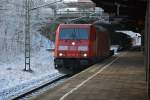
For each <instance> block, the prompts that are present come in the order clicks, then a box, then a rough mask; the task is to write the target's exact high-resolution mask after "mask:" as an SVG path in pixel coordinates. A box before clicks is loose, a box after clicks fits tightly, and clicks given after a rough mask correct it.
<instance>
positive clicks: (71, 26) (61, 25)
mask: <svg viewBox="0 0 150 100" xmlns="http://www.w3.org/2000/svg"><path fill="white" fill-rule="evenodd" d="M91 25H92V24H60V25H59V27H61V28H74V27H77V28H89V27H91Z"/></svg>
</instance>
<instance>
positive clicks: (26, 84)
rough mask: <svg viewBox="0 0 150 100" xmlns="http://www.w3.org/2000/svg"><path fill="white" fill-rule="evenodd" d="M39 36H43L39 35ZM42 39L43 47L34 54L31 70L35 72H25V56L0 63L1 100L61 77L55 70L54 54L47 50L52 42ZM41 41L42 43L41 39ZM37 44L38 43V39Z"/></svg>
mask: <svg viewBox="0 0 150 100" xmlns="http://www.w3.org/2000/svg"><path fill="white" fill-rule="evenodd" d="M39 36H41V35H40V34H39ZM41 38H42V42H41V47H39V50H38V51H36V52H35V51H34V52H32V58H31V69H32V70H33V72H31V73H30V72H25V71H23V69H24V55H19V56H18V57H15V58H14V60H13V62H7V63H6V62H5V63H2V62H1V63H0V99H8V97H10V95H13V94H15V93H17V92H18V91H23V90H24V89H26V88H30V87H33V86H36V85H37V84H39V83H40V82H42V81H45V80H47V79H50V78H51V79H53V78H56V77H58V76H59V75H61V74H59V73H58V71H57V70H55V69H54V66H53V52H50V51H47V48H50V46H49V43H50V41H49V40H48V39H46V38H45V37H44V36H41ZM39 40H40V41H41V39H39ZM46 41H47V42H46ZM34 42H35V40H34ZM36 42H38V38H37V40H36Z"/></svg>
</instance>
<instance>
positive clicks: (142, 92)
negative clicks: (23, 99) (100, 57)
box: [32, 52, 147, 100]
mask: <svg viewBox="0 0 150 100" xmlns="http://www.w3.org/2000/svg"><path fill="white" fill-rule="evenodd" d="M146 94H147V85H146V81H145V68H144V56H143V54H142V53H141V52H122V53H120V54H118V55H116V56H113V57H110V58H109V59H107V60H105V61H103V62H101V63H99V64H95V65H93V66H91V67H90V68H88V69H86V70H84V71H82V72H81V73H79V74H77V75H75V76H73V77H71V78H70V79H68V80H67V81H65V82H64V83H62V84H60V85H59V86H56V87H54V88H52V89H50V90H48V91H46V92H45V93H44V94H41V95H39V96H36V97H34V98H32V99H33V100H146V96H147V95H146Z"/></svg>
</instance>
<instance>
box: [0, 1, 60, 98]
mask: <svg viewBox="0 0 150 100" xmlns="http://www.w3.org/2000/svg"><path fill="white" fill-rule="evenodd" d="M33 1H34V2H36V3H39V4H42V3H43V2H44V0H33ZM52 1H53V0H52ZM24 4H25V3H24V0H0V9H1V10H0V100H1V99H2V100H9V99H10V97H11V96H12V95H16V93H19V92H21V91H24V90H27V89H28V88H31V87H33V86H37V85H38V84H40V83H41V82H42V81H46V80H47V79H54V78H56V77H58V76H59V75H60V74H59V73H58V71H57V70H55V69H54V66H53V53H52V52H50V51H47V49H49V48H54V45H53V43H52V42H50V41H49V40H48V39H47V38H45V37H44V36H42V35H41V34H40V33H39V32H38V31H37V30H39V29H38V28H40V27H41V26H40V25H41V24H39V23H43V22H47V18H49V16H51V14H52V13H50V12H49V11H50V9H49V10H48V11H47V12H45V11H43V10H44V8H43V9H39V10H36V11H33V12H32V15H31V41H32V46H31V50H32V52H31V69H32V70H33V72H25V71H23V69H24V63H25V62H24V61H25V60H24V50H25V48H24V41H25V40H24V37H25V35H24V34H25V33H24V19H25V9H24ZM36 5H37V6H38V4H36ZM46 9H47V8H46ZM42 12H45V13H44V14H43V13H42ZM48 14H49V15H48Z"/></svg>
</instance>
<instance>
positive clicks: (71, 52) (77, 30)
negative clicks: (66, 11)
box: [54, 24, 89, 68]
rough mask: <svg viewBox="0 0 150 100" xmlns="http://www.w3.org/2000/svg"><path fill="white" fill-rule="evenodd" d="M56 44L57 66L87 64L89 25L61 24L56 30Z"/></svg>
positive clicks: (55, 61) (55, 60)
mask: <svg viewBox="0 0 150 100" xmlns="http://www.w3.org/2000/svg"><path fill="white" fill-rule="evenodd" d="M55 46H56V47H55V59H54V63H55V68H58V67H62V66H63V67H65V66H68V65H70V66H73V65H87V64H88V60H87V58H88V57H89V27H88V25H85V26H84V25H77V24H73V25H70V24H62V25H60V26H59V27H58V29H57V31H56V44H55Z"/></svg>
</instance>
